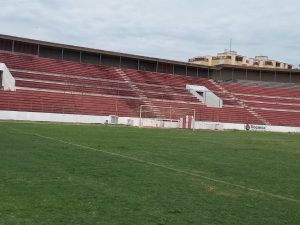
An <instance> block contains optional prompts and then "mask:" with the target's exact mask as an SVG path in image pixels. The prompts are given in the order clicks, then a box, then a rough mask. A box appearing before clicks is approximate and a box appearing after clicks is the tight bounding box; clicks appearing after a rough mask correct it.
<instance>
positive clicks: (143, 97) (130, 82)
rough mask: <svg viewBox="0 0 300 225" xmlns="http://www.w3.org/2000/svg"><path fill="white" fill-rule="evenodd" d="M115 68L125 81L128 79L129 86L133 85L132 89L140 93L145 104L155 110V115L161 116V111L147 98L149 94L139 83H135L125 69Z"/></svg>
mask: <svg viewBox="0 0 300 225" xmlns="http://www.w3.org/2000/svg"><path fill="white" fill-rule="evenodd" d="M115 70H116V72H117V74H119V75H120V76H121V78H122V79H123V80H124V81H126V82H127V83H128V84H129V86H131V88H132V90H134V91H135V92H136V93H137V94H138V96H139V97H140V99H141V100H142V101H143V103H144V105H146V106H147V107H148V108H149V109H150V110H151V111H152V112H153V114H154V115H155V116H159V113H160V111H159V110H157V109H155V107H154V105H153V104H152V101H151V100H149V99H148V98H147V96H146V95H145V94H144V92H143V91H142V90H141V89H139V88H138V87H137V85H135V84H134V83H133V82H132V81H131V79H130V78H129V77H128V76H127V75H126V73H124V71H123V70H121V69H115Z"/></svg>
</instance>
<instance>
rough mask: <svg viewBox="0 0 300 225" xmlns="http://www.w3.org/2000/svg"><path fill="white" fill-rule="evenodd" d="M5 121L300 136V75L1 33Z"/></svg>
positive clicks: (0, 111)
mask: <svg viewBox="0 0 300 225" xmlns="http://www.w3.org/2000/svg"><path fill="white" fill-rule="evenodd" d="M0 73H1V74H0V75H1V77H0V81H1V90H0V100H1V101H0V119H3V120H29V121H55V122H78V123H112V124H115V123H117V124H125V125H133V126H149V127H174V128H190V129H218V130H219V129H220V130H223V129H239V130H245V129H246V130H249V129H250V130H264V131H283V132H300V71H299V70H297V69H291V68H290V69H282V68H261V67H251V66H235V65H217V66H205V65H197V64H193V63H186V62H178V61H171V60H165V59H159V58H151V57H144V56H137V55H130V54H123V53H116V52H109V51H103V50H96V49H89V48H83V47H76V46H69V45H63V44H56V43H49V42H44V41H37V40H31V39H25V38H19V37H13V36H6V35H0Z"/></svg>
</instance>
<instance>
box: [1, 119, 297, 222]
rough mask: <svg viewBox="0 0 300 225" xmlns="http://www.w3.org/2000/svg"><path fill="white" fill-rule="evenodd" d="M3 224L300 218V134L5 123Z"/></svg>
mask: <svg viewBox="0 0 300 225" xmlns="http://www.w3.org/2000/svg"><path fill="white" fill-rule="evenodd" d="M0 224H1V225H12V224H14V225H15V224H20V225H29V224H30V225H44V224H49V225H50V224H51V225H69V224H70V225H71V224H72V225H73V224H74V225H75V224H80V225H81V224H82V225H95V224H103V225H164V224H170V225H185V224H196V225H202V224H203V225H204V224H205V225H217V224H218V225H235V224H236V225H277V224H285V225H294V224H295V225H296V224H300V135H299V134H280V133H248V132H238V131H228V132H211V131H196V132H192V131H185V130H159V129H138V128H128V127H109V126H100V125H62V124H38V123H11V122H1V123H0Z"/></svg>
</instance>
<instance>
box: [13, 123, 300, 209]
mask: <svg viewBox="0 0 300 225" xmlns="http://www.w3.org/2000/svg"><path fill="white" fill-rule="evenodd" d="M9 129H11V130H14V131H16V132H18V133H22V134H26V135H32V136H36V137H39V138H42V139H47V140H51V141H55V142H60V143H63V144H67V145H71V146H75V147H78V148H81V149H88V150H92V151H97V152H101V153H104V154H107V155H113V156H116V157H120V158H124V159H128V160H131V161H135V162H139V163H143V164H148V165H152V166H155V167H160V168H163V169H166V170H169V171H173V172H176V173H181V174H186V175H189V176H194V177H198V178H202V179H205V180H209V181H212V182H215V183H221V184H225V185H228V186H232V187H236V188H239V189H242V190H246V191H249V192H255V193H259V194H262V195H265V196H269V197H272V198H277V199H281V200H285V201H289V202H294V203H298V204H300V200H298V199H294V198H290V197H285V196H282V195H278V194H273V193H270V192H266V191H262V190H259V189H255V188H250V187H247V186H243V185H239V184H235V183H231V182H227V181H224V180H220V179H215V178H212V177H208V176H203V175H199V174H196V173H190V172H187V171H184V170H180V169H176V168H173V167H169V166H165V165H162V164H158V163H154V162H150V161H146V160H142V159H138V158H135V157H132V156H126V155H122V154H119V153H113V152H109V151H105V150H101V149H97V148H93V147H89V146H86V145H81V144H76V143H73V142H69V141H64V140H61V139H57V138H53V137H49V136H44V135H41V134H37V133H29V132H24V131H21V130H19V129H16V128H12V127H9Z"/></svg>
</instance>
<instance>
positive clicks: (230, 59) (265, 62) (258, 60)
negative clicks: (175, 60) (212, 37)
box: [189, 51, 293, 69]
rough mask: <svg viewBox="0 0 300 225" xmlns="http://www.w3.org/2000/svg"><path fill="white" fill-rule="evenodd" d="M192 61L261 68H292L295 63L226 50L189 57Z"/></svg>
mask: <svg viewBox="0 0 300 225" xmlns="http://www.w3.org/2000/svg"><path fill="white" fill-rule="evenodd" d="M189 62H190V63H195V64H198V65H203V66H218V65H235V66H245V67H260V68H278V69H292V68H293V65H291V64H288V63H283V62H279V61H276V60H271V59H269V58H268V56H256V57H255V58H247V57H246V56H243V55H239V54H238V53H237V52H236V51H225V52H223V53H218V55H217V56H210V55H207V56H199V57H194V58H192V59H189Z"/></svg>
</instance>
